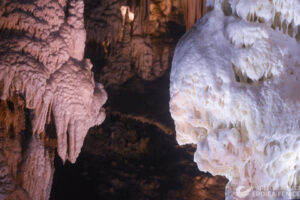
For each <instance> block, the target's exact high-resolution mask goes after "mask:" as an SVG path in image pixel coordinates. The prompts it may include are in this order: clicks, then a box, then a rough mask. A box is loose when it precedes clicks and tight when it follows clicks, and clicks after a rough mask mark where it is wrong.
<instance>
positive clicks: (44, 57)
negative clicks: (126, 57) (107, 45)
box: [0, 0, 107, 162]
mask: <svg viewBox="0 0 300 200" xmlns="http://www.w3.org/2000/svg"><path fill="white" fill-rule="evenodd" d="M1 4H3V5H1V6H0V28H1V30H2V37H3V39H2V38H1V40H0V91H1V92H2V94H0V95H1V99H3V100H6V99H7V98H8V97H9V96H11V95H12V94H13V93H17V94H21V95H23V96H24V98H25V101H26V107H27V108H29V109H32V110H33V111H34V118H33V120H32V129H33V132H34V133H36V134H40V133H42V132H43V131H44V128H45V124H46V123H49V121H50V120H51V115H53V119H54V121H55V125H56V132H57V140H58V153H59V155H60V157H61V158H62V160H63V161H65V160H67V159H68V160H70V161H71V162H75V161H76V158H77V156H78V154H79V153H80V150H81V146H82V144H83V141H84V138H85V135H86V133H87V131H88V129H89V128H90V127H92V126H94V125H97V124H101V123H102V122H103V120H104V118H105V113H104V110H103V109H102V108H101V107H102V105H103V104H104V103H105V101H106V99H107V94H106V92H105V90H104V88H103V86H102V85H101V84H99V83H96V84H95V82H94V79H93V73H92V72H91V68H92V64H91V63H90V61H89V60H87V59H84V48H85V38H86V32H85V29H84V19H83V12H84V2H83V1H81V0H71V1H68V2H67V1H64V0H58V1H56V0H35V1H2V2H1Z"/></svg>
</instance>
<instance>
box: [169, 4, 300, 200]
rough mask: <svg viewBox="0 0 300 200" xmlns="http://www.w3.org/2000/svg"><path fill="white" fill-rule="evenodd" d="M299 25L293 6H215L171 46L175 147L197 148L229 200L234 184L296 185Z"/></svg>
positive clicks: (198, 158) (298, 8)
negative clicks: (173, 48) (223, 179)
mask: <svg viewBox="0 0 300 200" xmlns="http://www.w3.org/2000/svg"><path fill="white" fill-rule="evenodd" d="M299 25H300V2H299V1H296V0H294V1H274V0H273V1H247V0H241V1H234V0H232V1H225V2H222V3H221V2H219V1H216V2H215V4H214V8H213V10H212V11H210V12H208V13H207V15H206V16H205V17H204V18H202V20H200V21H199V22H198V23H197V24H196V25H195V26H194V27H193V28H191V30H190V31H189V32H188V33H186V34H185V35H184V36H183V37H182V39H181V41H180V42H179V43H178V45H177V47H176V51H175V55H174V59H173V64H172V72H171V77H170V79H171V85H170V96H171V100H170V111H171V114H172V118H173V119H174V121H175V125H176V134H177V141H178V143H179V144H187V143H195V144H197V151H196V153H195V162H197V164H198V167H199V169H200V170H202V171H209V172H211V173H212V174H213V175H224V176H226V177H227V178H228V179H229V183H228V185H227V187H226V190H227V191H226V197H227V199H235V198H238V197H242V196H241V194H237V193H236V187H238V186H245V187H246V188H249V187H250V188H252V189H254V188H258V187H261V186H263V187H266V186H268V187H273V189H279V188H281V189H284V190H287V191H288V190H290V189H291V188H295V187H299V185H300V179H299V177H300V176H299V175H300V165H299V159H300V121H299V119H300V88H299V84H300V58H299V55H300V48H299V47H300V46H299V38H300V31H299V29H300V28H299V27H300V26H299ZM251 195H253V193H250V194H249V196H248V198H250V199H251V198H253V196H251ZM269 198H270V199H274V198H276V197H274V196H272V197H269ZM287 198H288V197H287Z"/></svg>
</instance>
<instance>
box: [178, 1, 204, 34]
mask: <svg viewBox="0 0 300 200" xmlns="http://www.w3.org/2000/svg"><path fill="white" fill-rule="evenodd" d="M181 6H182V8H183V13H184V21H185V25H186V30H188V29H190V28H191V27H192V26H193V25H194V23H195V22H196V21H197V20H198V19H200V18H201V17H202V16H203V15H204V14H205V12H206V0H181Z"/></svg>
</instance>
